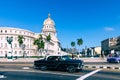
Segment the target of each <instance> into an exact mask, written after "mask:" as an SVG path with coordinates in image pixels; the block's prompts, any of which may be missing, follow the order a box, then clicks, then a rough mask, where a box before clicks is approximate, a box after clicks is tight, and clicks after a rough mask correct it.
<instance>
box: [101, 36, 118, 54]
mask: <svg viewBox="0 0 120 80" xmlns="http://www.w3.org/2000/svg"><path fill="white" fill-rule="evenodd" d="M116 44H117V38H108V39H105V40H103V41H102V42H101V47H102V53H104V54H105V55H107V54H109V53H110V52H111V50H113V49H115V46H116Z"/></svg>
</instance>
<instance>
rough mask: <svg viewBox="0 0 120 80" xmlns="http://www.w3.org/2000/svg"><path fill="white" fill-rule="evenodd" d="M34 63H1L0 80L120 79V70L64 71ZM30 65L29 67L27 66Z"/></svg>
mask: <svg viewBox="0 0 120 80" xmlns="http://www.w3.org/2000/svg"><path fill="white" fill-rule="evenodd" d="M31 65H32V63H27V65H26V63H3V64H0V80H120V71H118V70H117V71H115V70H102V69H93V70H90V69H84V70H83V71H81V72H78V73H68V72H64V71H50V70H48V71H40V70H36V69H33V68H32V67H31ZM27 66H28V67H27Z"/></svg>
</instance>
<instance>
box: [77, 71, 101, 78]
mask: <svg viewBox="0 0 120 80" xmlns="http://www.w3.org/2000/svg"><path fill="white" fill-rule="evenodd" d="M101 70H102V69H97V70H94V71H92V72H90V73H87V74H86V75H83V76H81V77H80V78H77V79H76V80H84V79H85V78H87V77H89V76H91V75H93V74H95V73H97V72H99V71H101Z"/></svg>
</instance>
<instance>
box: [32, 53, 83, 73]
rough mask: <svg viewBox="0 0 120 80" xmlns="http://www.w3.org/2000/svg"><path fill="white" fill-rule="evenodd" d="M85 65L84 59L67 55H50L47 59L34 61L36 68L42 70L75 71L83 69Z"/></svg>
mask: <svg viewBox="0 0 120 80" xmlns="http://www.w3.org/2000/svg"><path fill="white" fill-rule="evenodd" d="M83 66H84V62H83V61H82V60H73V59H70V58H69V56H67V55H63V56H61V55H50V56H48V57H46V58H45V59H42V60H36V61H34V68H37V69H40V70H47V69H57V70H67V71H68V72H70V73H73V72H76V71H80V70H82V69H83Z"/></svg>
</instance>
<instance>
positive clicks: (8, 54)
mask: <svg viewBox="0 0 120 80" xmlns="http://www.w3.org/2000/svg"><path fill="white" fill-rule="evenodd" d="M6 40H7V42H8V44H9V47H8V48H9V49H8V53H7V58H8V59H11V60H12V41H13V37H12V36H11V37H8V36H7V37H6Z"/></svg>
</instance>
